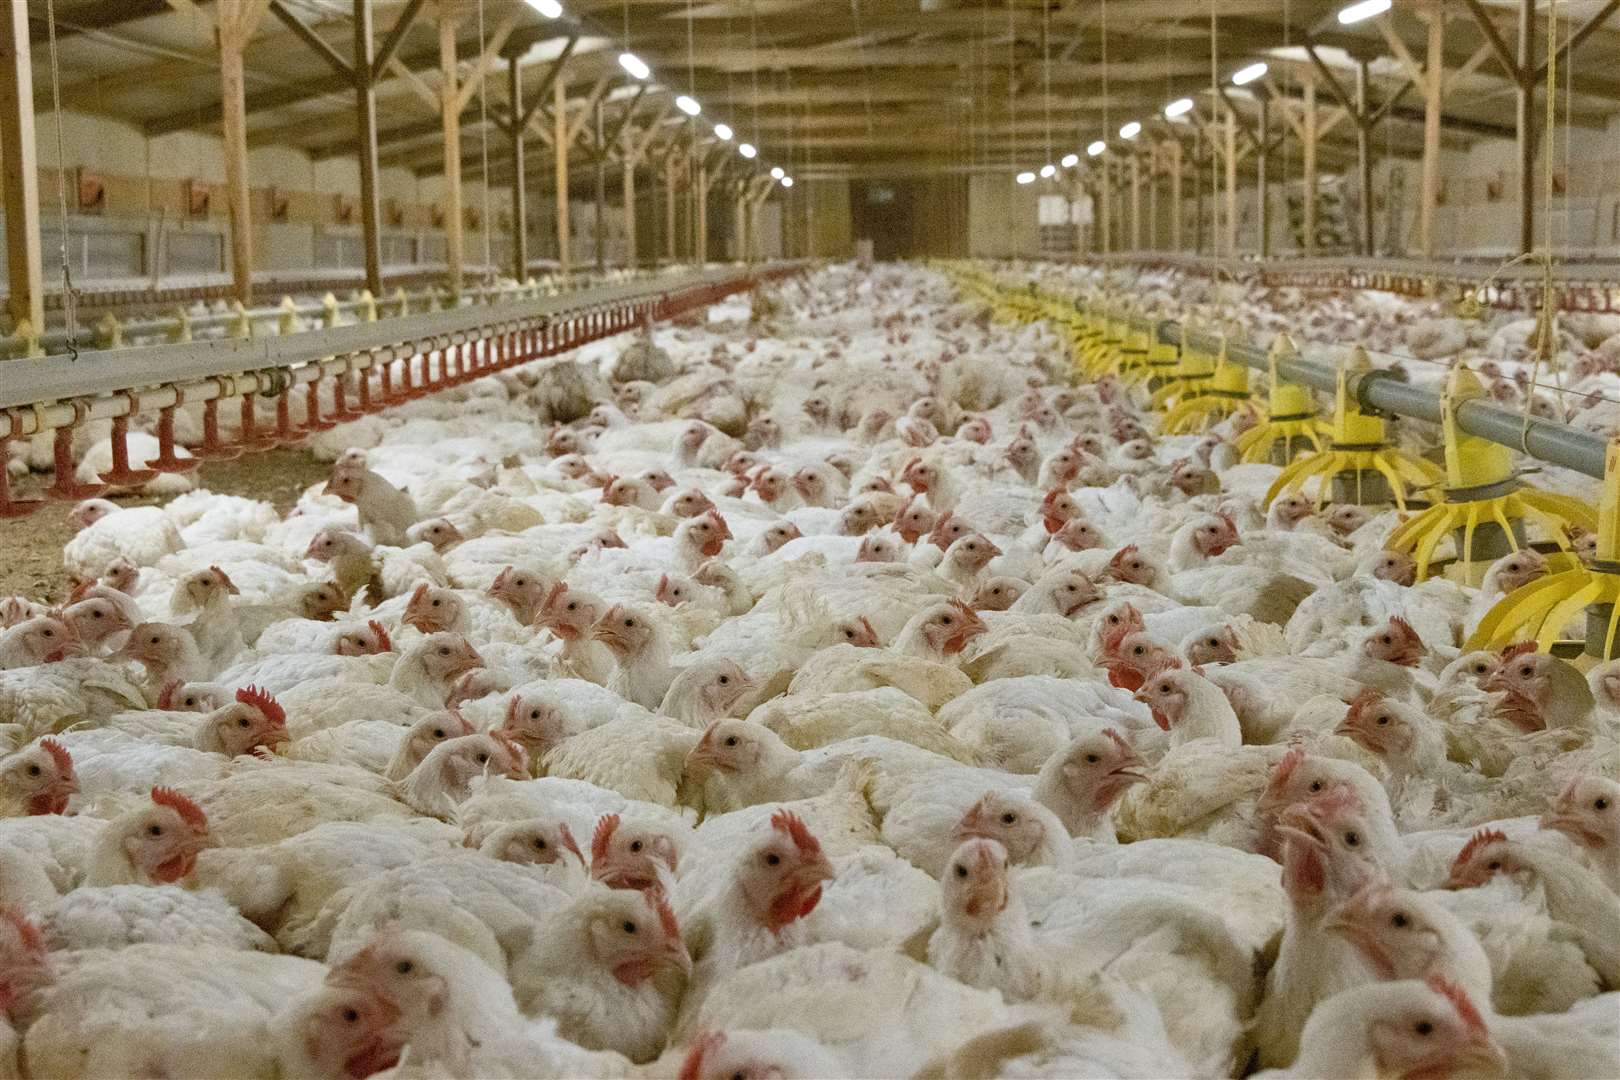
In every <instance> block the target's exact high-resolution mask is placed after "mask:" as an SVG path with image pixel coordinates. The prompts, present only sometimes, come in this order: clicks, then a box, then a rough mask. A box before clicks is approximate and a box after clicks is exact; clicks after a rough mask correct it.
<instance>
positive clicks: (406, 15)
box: [371, 0, 427, 82]
mask: <svg viewBox="0 0 1620 1080" xmlns="http://www.w3.org/2000/svg"><path fill="white" fill-rule="evenodd" d="M426 2H427V0H407V3H406V4H405V10H404V11H402V12H400V13H399V19H398V20H397V21H395V23H394V28H393V29H392V30H390V31H388V36H387V37H386V38H384V39H383V43H382V48H380V49H378V50H377V55H376V57H375V58H374V59H373V60H372V63H371V81H372V82H380V81H381V80H382V73H383V69H384V68H386V67H387V66H388V64H389V62H390V61H392V60H393V59H394V54H395V53H397V52H398V51H399V43H400V42H401V41H404V40H405V35H406V33H407V32H409V30H410V28H411V24H412V23H413V22H415V21H416V15H417V12H419V11H421V10H422V5H423V4H424V3H426ZM407 70H409V69H407Z"/></svg>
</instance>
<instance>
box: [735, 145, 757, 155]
mask: <svg viewBox="0 0 1620 1080" xmlns="http://www.w3.org/2000/svg"><path fill="white" fill-rule="evenodd" d="M737 153H739V154H741V155H742V156H743V157H745V158H750V159H752V158H753V156H754V155H755V154H757V153H759V151H758V150H755V149H754V144H753V143H738V144H737Z"/></svg>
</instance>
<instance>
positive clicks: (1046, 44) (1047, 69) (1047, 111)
mask: <svg viewBox="0 0 1620 1080" xmlns="http://www.w3.org/2000/svg"><path fill="white" fill-rule="evenodd" d="M1041 111H1042V114H1043V115H1044V117H1045V127H1046V160H1045V161H1043V162H1042V168H1045V167H1046V166H1047V165H1049V164H1051V163H1052V5H1051V4H1042V5H1041ZM1014 137H1015V138H1016V137H1017V136H1016V133H1015V135H1014Z"/></svg>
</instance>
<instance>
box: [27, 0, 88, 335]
mask: <svg viewBox="0 0 1620 1080" xmlns="http://www.w3.org/2000/svg"><path fill="white" fill-rule="evenodd" d="M45 31H46V34H47V35H48V36H49V39H50V54H51V109H52V110H53V112H54V113H55V116H54V117H53V119H54V120H55V127H56V203H57V213H58V216H59V220H60V222H61V230H62V234H61V236H60V237H59V238H58V239H59V240H60V241H61V243H60V245H59V250H60V254H61V258H62V316H63V318H64V319H66V320H67V348H68V354H69V356H70V357H71V359H73V360H77V359H78V358H79V298H78V296H77V294H76V293H75V292H74V290H73V271H72V270H71V269H70V268H69V266H68V216H67V151H66V150H65V149H63V144H64V140H63V138H62V70H61V67H60V66H59V65H58V63H57V59H56V0H45ZM44 332H45V328H44V327H43V326H36V327H34V333H36V334H43V333H44Z"/></svg>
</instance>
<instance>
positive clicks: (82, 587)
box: [68, 578, 97, 604]
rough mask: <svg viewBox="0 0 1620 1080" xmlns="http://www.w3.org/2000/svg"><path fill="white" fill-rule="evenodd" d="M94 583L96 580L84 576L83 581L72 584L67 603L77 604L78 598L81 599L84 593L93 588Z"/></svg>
mask: <svg viewBox="0 0 1620 1080" xmlns="http://www.w3.org/2000/svg"><path fill="white" fill-rule="evenodd" d="M96 584H97V582H96V579H95V578H85V579H84V580H83V581H81V582H79V583H78V584H77V585H75V586H73V591H72V592H71V593H69V594H68V603H70V604H77V603H78V602H79V601H80V600H83V599H84V594H85V593H87V592H89V591H90V590H91V589H93V588H95V587H96Z"/></svg>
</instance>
